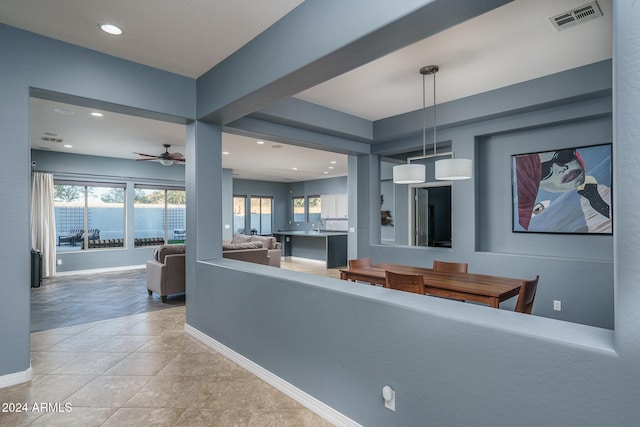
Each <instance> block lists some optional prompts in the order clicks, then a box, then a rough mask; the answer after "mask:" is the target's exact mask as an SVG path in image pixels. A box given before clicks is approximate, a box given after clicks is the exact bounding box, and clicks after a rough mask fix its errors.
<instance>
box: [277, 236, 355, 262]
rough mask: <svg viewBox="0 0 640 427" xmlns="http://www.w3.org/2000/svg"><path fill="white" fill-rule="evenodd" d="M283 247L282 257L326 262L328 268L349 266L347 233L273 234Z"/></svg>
mask: <svg viewBox="0 0 640 427" xmlns="http://www.w3.org/2000/svg"><path fill="white" fill-rule="evenodd" d="M273 235H274V236H275V237H276V239H278V241H279V242H280V244H281V245H282V248H281V249H282V256H294V257H300V258H309V259H317V260H321V261H325V262H326V263H327V268H337V267H342V266H345V265H347V232H346V231H323V230H320V231H297V230H294V231H278V232H276V233H273Z"/></svg>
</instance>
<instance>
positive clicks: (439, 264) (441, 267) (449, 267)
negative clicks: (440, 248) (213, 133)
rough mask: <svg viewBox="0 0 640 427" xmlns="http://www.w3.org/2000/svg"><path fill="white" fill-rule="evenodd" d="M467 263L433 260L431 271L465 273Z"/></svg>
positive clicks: (467, 266)
mask: <svg viewBox="0 0 640 427" xmlns="http://www.w3.org/2000/svg"><path fill="white" fill-rule="evenodd" d="M468 268H469V264H467V263H466V262H445V261H433V271H444V272H446V273H466V272H467V269H468Z"/></svg>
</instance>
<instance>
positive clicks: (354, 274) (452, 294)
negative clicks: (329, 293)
mask: <svg viewBox="0 0 640 427" xmlns="http://www.w3.org/2000/svg"><path fill="white" fill-rule="evenodd" d="M385 271H393V272H396V273H403V274H422V276H423V277H424V285H425V294H428V295H435V296H438V297H444V298H450V299H456V300H462V301H474V302H478V303H483V304H488V305H489V306H490V307H493V308H499V307H500V303H501V302H502V301H505V300H508V299H509V298H512V297H514V296H516V295H518V293H519V292H520V286H521V284H522V279H514V278H510V277H500V276H490V275H487V274H474V273H448V272H440V271H433V269H431V268H424V267H413V266H406V265H400V264H374V265H372V266H371V267H367V268H347V269H341V270H340V278H341V279H343V280H351V281H360V282H367V283H370V284H372V285H384V284H385V281H386V277H385Z"/></svg>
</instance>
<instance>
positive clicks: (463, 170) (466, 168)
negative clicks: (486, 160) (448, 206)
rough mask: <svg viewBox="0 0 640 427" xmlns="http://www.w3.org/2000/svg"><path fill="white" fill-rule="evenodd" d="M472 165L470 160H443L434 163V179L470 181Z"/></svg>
mask: <svg viewBox="0 0 640 427" xmlns="http://www.w3.org/2000/svg"><path fill="white" fill-rule="evenodd" d="M472 175H473V165H472V162H471V160H470V159H444V160H438V161H437V162H436V179H440V180H445V181H456V180H461V179H470V178H471V176H472Z"/></svg>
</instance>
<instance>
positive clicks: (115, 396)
mask: <svg viewBox="0 0 640 427" xmlns="http://www.w3.org/2000/svg"><path fill="white" fill-rule="evenodd" d="M282 268H286V269H290V270H296V271H303V272H306V273H310V274H320V275H327V276H331V277H339V274H340V273H339V270H338V269H326V268H325V266H324V264H322V263H317V262H313V261H311V262H306V261H304V260H295V259H294V260H292V259H288V258H287V259H283V265H282ZM35 309H36V310H37V308H35ZM85 320H86V319H85ZM184 322H185V307H184V305H180V306H174V307H171V308H166V309H161V310H157V311H149V312H145V313H138V314H133V315H128V316H122V317H117V318H112V319H107V320H100V321H94V322H91V323H83V324H77V325H73V326H66V327H60V328H57V329H48V330H42V331H38V332H33V333H32V334H31V366H32V369H33V380H32V381H31V382H29V383H25V384H19V385H15V386H12V387H6V388H2V389H0V404H14V405H15V404H19V405H20V407H21V408H23V409H24V408H25V406H26V409H27V411H26V412H17V411H15V410H13V411H10V412H2V409H3V408H0V426H12V427H15V426H27V425H29V426H65V427H67V426H83V427H84V426H143V425H144V426H148V425H155V426H225V427H226V426H274V427H276V426H277V427H286V426H292V427H293V426H295V427H300V426H310V427H316V426H317V427H326V426H330V425H331V424H329V423H327V422H326V421H324V420H323V419H321V418H320V417H318V416H317V415H315V414H314V413H312V412H311V411H309V410H307V409H306V408H304V407H302V406H301V405H300V404H298V403H297V402H295V401H294V400H292V399H290V398H289V397H287V396H286V395H284V394H282V393H281V392H279V391H277V390H276V389H275V388H273V387H271V386H270V385H268V384H266V383H265V382H263V381H262V380H260V379H259V378H257V377H255V376H254V375H252V374H251V373H249V372H248V371H246V370H244V369H243V368H241V367H239V366H238V365H236V364H235V363H233V362H232V361H230V360H228V359H226V358H225V357H224V356H222V355H220V354H218V353H217V352H215V351H214V350H212V349H210V348H208V347H206V346H204V345H202V344H200V343H199V342H198V341H196V340H195V339H193V338H192V337H190V336H189V335H187V334H186V333H185V332H184ZM4 409H11V408H9V407H7V408H4ZM13 409H15V407H14V408H13Z"/></svg>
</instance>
